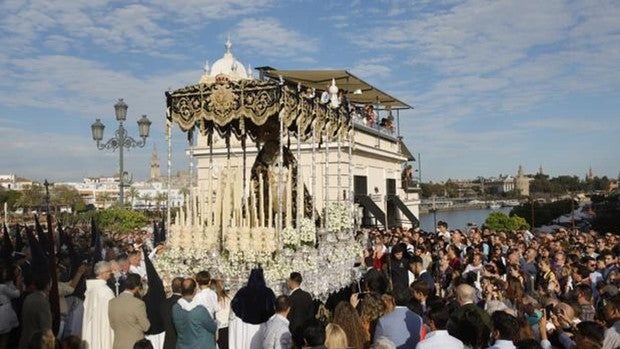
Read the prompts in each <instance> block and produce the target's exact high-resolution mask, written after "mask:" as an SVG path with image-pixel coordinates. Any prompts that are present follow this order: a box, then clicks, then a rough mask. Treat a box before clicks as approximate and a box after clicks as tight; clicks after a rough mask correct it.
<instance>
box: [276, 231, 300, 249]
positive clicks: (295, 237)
mask: <svg viewBox="0 0 620 349" xmlns="http://www.w3.org/2000/svg"><path fill="white" fill-rule="evenodd" d="M280 241H281V242H282V244H283V245H284V246H287V247H292V248H296V247H298V246H299V243H300V242H301V239H300V236H299V234H297V230H296V229H295V228H294V227H286V228H284V229H282V232H281V233H280Z"/></svg>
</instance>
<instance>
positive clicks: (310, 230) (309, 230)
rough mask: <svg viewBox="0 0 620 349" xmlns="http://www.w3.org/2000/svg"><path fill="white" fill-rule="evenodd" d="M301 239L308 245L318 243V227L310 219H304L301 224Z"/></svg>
mask: <svg viewBox="0 0 620 349" xmlns="http://www.w3.org/2000/svg"><path fill="white" fill-rule="evenodd" d="M299 228H300V229H299V239H300V240H301V242H303V243H306V244H311V245H314V244H315V243H316V227H315V226H314V222H312V219H310V218H302V219H301V221H300V222H299Z"/></svg>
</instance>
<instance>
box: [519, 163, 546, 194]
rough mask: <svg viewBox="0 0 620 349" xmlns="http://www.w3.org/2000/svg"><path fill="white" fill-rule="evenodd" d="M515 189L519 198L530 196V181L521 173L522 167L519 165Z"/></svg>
mask: <svg viewBox="0 0 620 349" xmlns="http://www.w3.org/2000/svg"><path fill="white" fill-rule="evenodd" d="M541 173H542V166H541ZM515 188H516V189H517V191H518V192H519V194H520V195H521V196H529V195H530V180H529V178H527V177H526V176H525V173H524V172H523V166H521V165H519V170H517V177H516V178H515Z"/></svg>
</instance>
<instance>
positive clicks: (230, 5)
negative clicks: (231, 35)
mask: <svg viewBox="0 0 620 349" xmlns="http://www.w3.org/2000/svg"><path fill="white" fill-rule="evenodd" d="M152 2H153V3H154V4H155V5H157V6H158V7H161V8H162V9H164V10H165V11H166V12H167V13H172V14H173V15H174V16H173V19H174V20H176V21H179V22H191V23H195V22H204V20H205V19H208V20H223V19H227V18H235V17H239V16H246V15H250V14H254V13H256V12H259V11H262V10H265V9H267V8H270V7H271V6H273V4H274V3H275V2H274V1H273V0H253V1H247V0H185V1H168V0H153V1H152Z"/></svg>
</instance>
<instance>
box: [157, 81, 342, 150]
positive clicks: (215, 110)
mask: <svg viewBox="0 0 620 349" xmlns="http://www.w3.org/2000/svg"><path fill="white" fill-rule="evenodd" d="M317 94H318V93H315V92H314V91H312V92H311V90H310V89H308V88H304V87H302V86H301V85H298V86H295V87H293V86H289V85H288V84H287V83H286V82H278V81H273V80H269V81H261V80H251V79H244V80H239V81H232V80H230V79H227V78H226V77H225V76H219V77H218V78H217V79H216V82H214V83H199V84H196V85H190V86H187V87H184V88H181V89H178V90H176V91H173V92H166V104H167V111H168V112H167V117H168V119H169V120H170V121H172V122H175V123H177V124H178V125H179V127H180V128H181V130H183V131H184V132H190V133H191V132H193V131H194V129H198V130H199V131H200V132H201V133H202V134H203V135H207V134H211V133H212V132H213V130H215V131H217V132H218V133H219V134H220V135H223V136H225V137H228V136H230V134H231V133H232V134H234V135H235V136H236V137H244V136H246V135H247V136H249V137H250V138H251V139H254V140H261V139H262V138H265V137H269V136H270V135H271V136H272V135H273V133H274V132H277V130H278V128H277V127H275V126H276V125H279V118H280V117H281V118H282V121H283V124H284V127H285V128H286V129H288V131H289V132H290V133H292V134H296V133H297V129H298V127H297V126H298V125H299V130H300V133H301V139H307V138H308V137H309V136H311V135H312V130H314V132H315V134H321V133H322V132H325V131H326V132H327V135H328V137H329V138H330V139H333V138H336V137H338V136H339V135H344V134H346V132H348V131H349V129H350V122H349V121H350V115H349V109H348V103H347V101H346V100H344V98H341V100H340V103H339V105H338V106H337V107H333V106H332V104H330V103H327V102H326V101H325V100H323V101H321V100H320V98H319V97H318V96H316V95H317ZM274 127H275V128H274Z"/></svg>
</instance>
